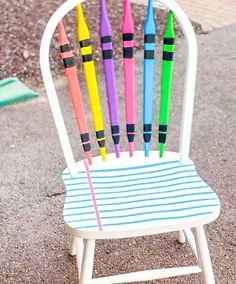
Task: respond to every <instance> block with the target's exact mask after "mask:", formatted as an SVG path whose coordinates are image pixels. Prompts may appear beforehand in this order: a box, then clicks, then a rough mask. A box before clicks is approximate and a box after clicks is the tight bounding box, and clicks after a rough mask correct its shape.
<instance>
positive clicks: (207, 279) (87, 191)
mask: <svg viewBox="0 0 236 284" xmlns="http://www.w3.org/2000/svg"><path fill="white" fill-rule="evenodd" d="M80 2H82V1H81V0H68V1H66V2H65V3H64V4H63V5H62V6H60V7H59V9H58V10H57V11H56V12H55V13H54V14H53V16H52V17H51V19H50V20H49V22H48V24H47V27H46V29H45V31H44V35H43V38H42V43H41V49H40V64H41V70H42V76H43V80H44V84H45V88H46V92H47V94H48V99H49V103H50V106H51V110H52V114H53V117H54V120H55V124H56V128H57V131H58V134H59V138H60V142H61V145H62V150H63V153H64V156H65V160H66V164H67V168H66V169H65V170H64V172H63V174H62V179H63V182H64V184H65V186H66V189H67V194H66V199H65V206H64V219H65V224H66V228H67V230H68V231H69V233H70V234H71V236H72V239H71V240H72V242H71V247H70V254H71V255H75V254H76V256H77V263H78V271H79V281H80V282H79V283H80V284H90V283H91V284H92V283H94V284H95V283H97V284H98V283H101V284H105V283H109V284H110V283H124V282H125V283H128V282H129V283H130V282H135V281H148V280H153V279H160V278H165V277H173V276H177V275H185V274H192V273H200V272H201V273H202V275H203V276H204V283H205V284H214V283H215V280H214V274H213V270H212V265H211V260H210V255H209V251H208V246H207V241H206V237H205V233H204V228H203V226H204V225H205V224H208V223H210V222H212V221H213V220H215V219H216V218H217V217H218V215H219V213H220V205H219V200H218V198H217V196H216V194H215V193H214V192H213V191H212V189H211V188H210V187H209V186H208V185H207V184H206V183H205V182H204V181H203V180H202V179H201V178H200V177H199V176H198V174H197V172H196V170H195V166H194V163H193V161H192V160H191V159H190V158H189V146H190V134H191V133H190V132H191V124H192V112H193V101H194V90H195V78H196V64H197V43H196V38H195V35H194V31H193V28H192V26H191V24H190V22H189V20H188V18H187V16H186V15H185V13H184V12H183V10H182V9H181V7H180V6H179V5H178V4H177V3H176V2H175V1H174V0H160V1H159V2H160V3H161V4H163V5H164V6H166V7H167V8H168V9H171V10H172V11H173V12H174V14H175V18H176V19H177V21H178V22H179V24H180V26H181V27H182V30H183V32H184V35H185V41H186V74H185V91H184V98H183V110H182V122H181V135H180V149H179V153H175V152H165V155H164V157H163V158H162V159H160V158H158V153H157V151H152V152H151V154H150V157H148V158H146V157H145V156H144V153H143V152H142V151H135V152H134V156H133V157H129V155H128V153H127V152H123V153H121V157H120V158H119V159H117V158H116V157H115V154H108V155H107V161H106V162H104V161H102V160H101V158H100V156H99V157H95V158H93V164H92V165H88V164H87V162H86V161H85V160H84V161H83V160H82V161H79V162H75V160H74V157H73V154H72V150H71V146H70V142H69V139H68V136H67V131H66V128H65V124H64V120H63V117H62V114H61V110H60V106H59V102H58V99H57V93H56V90H55V87H54V83H53V79H52V75H51V71H50V66H49V48H50V42H51V39H52V37H53V34H54V31H55V29H56V27H57V25H58V23H59V21H60V20H61V19H62V18H63V17H64V16H65V15H66V14H67V13H68V12H69V11H70V10H72V9H73V8H74V7H76V5H77V4H78V3H80ZM135 2H143V1H141V0H140V1H135ZM174 231H176V232H178V240H179V242H180V243H184V242H185V240H186V239H187V241H188V243H189V245H190V246H191V248H192V250H193V252H194V254H195V255H196V257H197V259H198V262H199V263H198V265H196V266H188V267H174V268H163V269H156V270H148V271H139V272H134V273H127V274H122V275H116V276H109V277H102V278H97V279H92V270H93V260H94V248H95V240H97V239H113V238H128V237H138V236H144V235H153V234H161V233H167V232H174ZM124 253H125V252H124Z"/></svg>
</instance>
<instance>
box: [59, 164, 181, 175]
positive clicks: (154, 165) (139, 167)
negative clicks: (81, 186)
mask: <svg viewBox="0 0 236 284" xmlns="http://www.w3.org/2000/svg"><path fill="white" fill-rule="evenodd" d="M176 163H180V161H179V160H176V161H170V162H163V163H155V164H149V165H142V166H136V167H129V168H114V169H105V170H90V173H101V172H116V171H129V170H137V169H144V168H149V167H150V168H151V167H159V166H162V165H169V164H176ZM80 173H85V171H82V172H80ZM69 174H70V173H63V174H62V175H69Z"/></svg>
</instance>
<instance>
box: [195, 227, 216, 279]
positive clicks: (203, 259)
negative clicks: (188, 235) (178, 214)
mask: <svg viewBox="0 0 236 284" xmlns="http://www.w3.org/2000/svg"><path fill="white" fill-rule="evenodd" d="M194 234H195V238H196V246H197V252H198V257H199V262H200V266H201V268H202V272H203V277H204V283H205V284H215V277H214V273H213V269H212V264H211V259H210V254H209V250H208V245H207V240H206V236H205V232H204V228H203V226H199V227H196V228H194Z"/></svg>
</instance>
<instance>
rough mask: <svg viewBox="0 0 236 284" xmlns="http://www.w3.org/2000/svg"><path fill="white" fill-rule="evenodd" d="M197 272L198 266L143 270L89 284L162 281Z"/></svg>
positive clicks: (100, 279)
mask: <svg viewBox="0 0 236 284" xmlns="http://www.w3.org/2000/svg"><path fill="white" fill-rule="evenodd" d="M199 272H201V268H200V267H198V266H187V267H174V268H163V269H154V270H145V271H138V272H131V273H127V274H120V275H115V276H109V277H102V278H97V279H93V280H92V282H91V284H111V283H112V284H115V283H131V282H138V281H149V280H155V279H162V278H166V277H174V276H179V275H186V274H193V273H199Z"/></svg>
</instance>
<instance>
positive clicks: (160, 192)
mask: <svg viewBox="0 0 236 284" xmlns="http://www.w3.org/2000/svg"><path fill="white" fill-rule="evenodd" d="M203 188H209V187H208V186H197V187H185V188H179V189H172V190H165V191H152V192H148V193H142V194H133V195H126V196H124V195H119V196H115V197H114V194H117V193H118V194H120V193H127V192H130V191H129V190H125V191H119V192H103V193H102V192H98V193H95V195H96V196H98V195H108V196H110V195H112V196H110V197H109V198H107V199H117V198H125V197H127V198H128V197H137V196H145V195H150V194H166V193H171V192H178V191H187V190H193V189H203ZM149 189H150V188H144V189H137V190H132V191H134V192H137V191H142V190H149ZM154 189H155V188H154ZM199 192H202V191H199ZM82 196H83V197H84V196H91V193H86V194H81V195H70V196H67V197H68V198H72V197H82ZM96 200H99V198H96Z"/></svg>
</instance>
